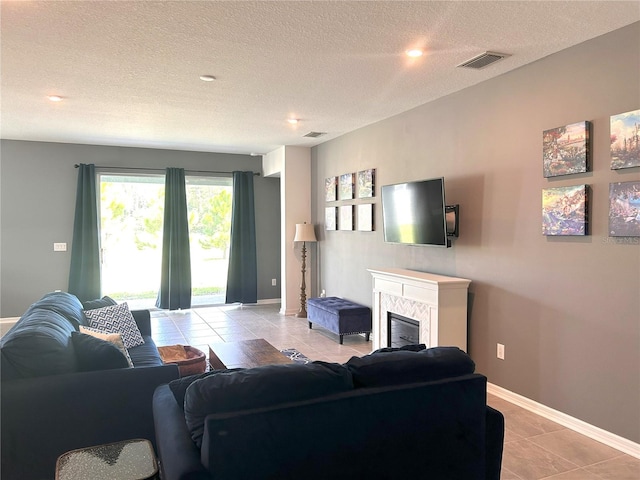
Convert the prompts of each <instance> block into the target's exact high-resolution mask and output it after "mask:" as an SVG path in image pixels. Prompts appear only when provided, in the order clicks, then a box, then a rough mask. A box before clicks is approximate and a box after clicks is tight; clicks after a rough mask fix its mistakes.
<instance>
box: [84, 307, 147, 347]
mask: <svg viewBox="0 0 640 480" xmlns="http://www.w3.org/2000/svg"><path fill="white" fill-rule="evenodd" d="M84 314H85V316H86V317H87V319H88V320H89V326H90V327H91V328H95V329H96V330H98V331H101V332H104V333H120V334H121V335H122V341H123V342H124V346H125V348H133V347H137V346H138V345H142V344H144V340H143V339H142V334H141V333H140V329H139V328H138V325H137V324H136V321H135V320H134V318H133V315H131V312H130V311H129V306H128V305H127V303H126V302H125V303H121V304H120V305H113V306H111V307H104V308H97V309H95V310H85V311H84Z"/></svg>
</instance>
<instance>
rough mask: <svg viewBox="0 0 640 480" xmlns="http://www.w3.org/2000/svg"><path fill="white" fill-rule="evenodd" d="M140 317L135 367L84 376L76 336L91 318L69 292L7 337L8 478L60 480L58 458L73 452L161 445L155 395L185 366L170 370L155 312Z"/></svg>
mask: <svg viewBox="0 0 640 480" xmlns="http://www.w3.org/2000/svg"><path fill="white" fill-rule="evenodd" d="M132 314H133V316H134V319H135V320H136V323H137V325H138V328H139V329H140V332H141V333H142V337H143V339H144V341H145V343H144V345H140V346H138V347H134V348H131V349H129V355H130V356H131V359H132V361H133V364H134V368H119V369H110V370H98V371H80V370H81V366H80V365H79V364H78V361H77V359H76V354H75V352H74V346H73V342H72V341H71V334H72V332H74V331H76V330H77V329H78V325H86V319H85V317H84V314H83V305H82V304H81V303H80V301H79V300H78V299H77V298H76V297H75V296H73V295H70V294H68V293H64V292H54V293H50V294H47V295H45V296H44V297H43V298H42V299H40V300H39V301H38V302H36V303H34V304H33V305H32V306H31V307H30V308H29V309H28V310H27V312H25V314H24V315H23V316H22V317H21V318H20V320H19V321H18V322H17V323H16V324H15V325H14V326H13V327H12V329H11V330H10V331H9V332H7V334H6V335H5V336H4V337H3V338H2V340H1V341H0V353H1V358H0V378H1V384H0V395H1V398H0V401H1V405H0V408H1V411H0V415H1V426H0V428H1V441H2V443H1V451H2V453H1V455H2V464H1V467H0V468H1V470H0V472H1V475H2V478H3V479H5V478H6V479H24V480H31V479H53V478H54V475H55V463H56V459H57V458H58V456H59V455H61V454H62V453H64V452H66V451H69V450H73V449H76V448H81V447H87V446H90V445H99V444H103V443H110V442H115V441H119V440H125V439H130V438H147V439H149V440H151V441H152V442H153V441H154V440H155V432H154V425H153V415H152V405H151V402H152V396H153V392H154V390H155V388H156V387H157V386H158V385H161V384H165V383H167V382H170V381H171V380H174V379H176V378H178V376H179V374H178V367H177V365H163V363H162V359H161V358H160V355H159V354H158V350H157V348H156V345H155V343H154V342H153V339H152V338H151V322H150V315H149V311H147V310H140V311H133V312H132Z"/></svg>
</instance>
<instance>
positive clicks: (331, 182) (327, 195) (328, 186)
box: [324, 177, 338, 202]
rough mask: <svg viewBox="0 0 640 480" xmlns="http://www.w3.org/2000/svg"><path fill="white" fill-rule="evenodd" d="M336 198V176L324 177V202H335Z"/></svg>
mask: <svg viewBox="0 0 640 480" xmlns="http://www.w3.org/2000/svg"><path fill="white" fill-rule="evenodd" d="M337 199H338V177H328V178H325V179H324V200H325V202H335V201H336V200H337Z"/></svg>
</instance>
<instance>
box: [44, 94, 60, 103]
mask: <svg viewBox="0 0 640 480" xmlns="http://www.w3.org/2000/svg"><path fill="white" fill-rule="evenodd" d="M47 98H48V99H49V100H50V101H52V102H61V101H62V97H61V96H60V95H49V96H48V97H47Z"/></svg>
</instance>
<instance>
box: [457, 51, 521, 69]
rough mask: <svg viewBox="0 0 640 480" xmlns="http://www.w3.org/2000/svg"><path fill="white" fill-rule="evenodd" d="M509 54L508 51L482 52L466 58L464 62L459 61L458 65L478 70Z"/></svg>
mask: <svg viewBox="0 0 640 480" xmlns="http://www.w3.org/2000/svg"><path fill="white" fill-rule="evenodd" d="M510 56H511V55H509V54H508V53H496V52H484V53H482V54H480V55H478V56H477V57H473V58H472V59H471V60H467V61H466V62H464V63H461V64H460V65H458V66H459V67H465V68H475V69H476V70H480V69H481V68H484V67H487V66H489V65H491V64H492V63H495V62H497V61H498V60H502V59H503V58H506V57H510Z"/></svg>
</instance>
